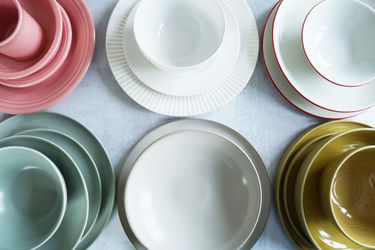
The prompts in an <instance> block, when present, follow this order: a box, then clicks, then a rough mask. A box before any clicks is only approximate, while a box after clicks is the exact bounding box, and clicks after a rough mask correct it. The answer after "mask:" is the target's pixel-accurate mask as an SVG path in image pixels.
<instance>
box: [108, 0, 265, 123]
mask: <svg viewBox="0 0 375 250" xmlns="http://www.w3.org/2000/svg"><path fill="white" fill-rule="evenodd" d="M136 2H137V0H130V1H129V0H120V1H119V2H118V3H117V5H116V7H115V9H114V11H113V13H112V16H111V18H110V20H109V24H108V28H107V37H106V49H107V57H108V61H109V65H110V67H111V70H112V72H113V75H114V76H115V78H116V80H117V82H118V83H119V85H120V86H121V87H122V89H123V90H124V91H125V92H126V93H127V94H128V95H129V96H130V97H131V98H132V99H133V100H134V101H135V102H137V103H138V104H140V105H141V106H143V107H145V108H147V109H149V110H151V111H153V112H156V113H160V114H164V115H170V116H192V115H199V114H203V113H207V112H209V111H213V110H215V109H217V108H219V107H221V106H223V105H225V104H226V103H228V102H230V101H231V100H232V99H233V98H235V97H236V96H237V95H238V94H239V93H240V92H241V90H242V89H243V88H244V87H245V86H246V84H247V82H248V81H249V80H250V77H251V75H252V74H253V72H254V69H255V66H256V61H257V58H258V51H259V38H258V31H257V26H256V22H255V18H254V15H253V14H252V12H251V10H250V8H249V6H248V5H247V3H246V2H245V1H244V0H224V1H223V2H224V3H225V4H226V5H227V6H228V8H229V10H230V11H231V12H232V14H233V16H234V17H235V19H236V21H237V23H238V25H239V29H240V36H241V44H240V51H241V53H240V54H239V57H238V58H237V62H236V63H235V65H234V67H233V68H232V70H231V72H230V73H229V74H227V75H226V76H225V77H224V79H223V81H221V82H220V83H219V84H218V85H216V86H215V88H213V89H211V90H209V91H207V92H205V93H202V94H199V95H194V96H184V97H181V96H170V95H165V94H162V93H159V92H157V91H155V90H153V89H151V88H149V87H147V86H146V85H145V84H143V83H142V82H141V81H140V80H139V79H138V78H137V77H136V76H135V75H134V74H133V73H132V71H131V69H130V67H129V65H128V63H127V61H126V58H125V54H124V53H123V40H122V38H123V36H122V34H123V31H124V28H125V24H126V18H127V16H128V14H129V12H130V10H131V9H132V7H133V6H134V4H135V3H136Z"/></svg>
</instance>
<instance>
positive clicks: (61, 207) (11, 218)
mask: <svg viewBox="0 0 375 250" xmlns="http://www.w3.org/2000/svg"><path fill="white" fill-rule="evenodd" d="M66 205H67V191H66V186H65V181H64V178H63V176H62V175H61V173H60V171H59V170H58V168H57V167H56V166H55V164H54V163H53V162H52V161H51V160H50V159H49V158H47V157H46V156H44V155H43V154H41V153H40V152H38V151H35V150H33V149H30V148H26V147H5V148H1V149H0V249H35V248H38V247H39V246H41V245H43V243H45V242H46V241H47V240H48V239H50V238H51V237H52V235H53V234H54V233H55V232H56V230H57V229H58V227H59V226H60V224H61V222H62V219H63V216H64V214H65V209H66Z"/></svg>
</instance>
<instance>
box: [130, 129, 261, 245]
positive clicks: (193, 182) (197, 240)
mask: <svg viewBox="0 0 375 250" xmlns="http://www.w3.org/2000/svg"><path fill="white" fill-rule="evenodd" d="M171 152H173V154H171ZM186 152H189V154H186ZM160 173H163V174H160ZM156 175H157V176H158V178H155V176H156ZM124 204H125V211H126V216H127V219H128V221H129V224H130V227H131V228H132V231H133V232H134V234H135V236H136V237H137V239H138V240H139V241H140V242H142V244H143V245H144V246H145V247H146V248H147V249H177V248H178V249H181V250H183V249H197V250H198V249H202V250H203V249H239V248H241V247H242V246H243V245H244V244H245V243H246V241H247V238H248V237H249V236H250V235H251V233H252V232H253V230H254V228H255V226H256V224H257V221H258V219H259V214H260V210H261V204H262V201H261V189H260V186H259V177H258V173H257V171H256V170H255V168H254V165H253V164H252V162H251V161H250V160H249V158H248V157H247V156H246V155H245V154H244V153H243V151H242V150H241V149H240V148H238V147H237V146H236V145H234V144H232V143H231V142H230V141H228V140H226V139H225V138H223V137H221V136H218V135H215V134H211V133H207V132H202V131H189V130H187V131H186V130H185V131H180V132H176V133H172V134H170V135H167V136H165V137H163V138H161V139H159V140H158V141H156V142H155V143H153V144H152V145H151V146H150V147H148V148H147V149H146V151H145V152H143V153H142V155H141V156H140V157H139V158H138V160H137V161H136V162H135V164H134V166H133V169H132V170H131V172H130V175H129V177H128V180H127V184H126V187H125V202H124Z"/></svg>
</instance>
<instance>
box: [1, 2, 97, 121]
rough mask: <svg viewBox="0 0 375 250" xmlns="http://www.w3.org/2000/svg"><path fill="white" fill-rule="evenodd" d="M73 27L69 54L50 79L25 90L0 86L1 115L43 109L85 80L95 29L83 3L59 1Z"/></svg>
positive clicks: (92, 51) (92, 50)
mask: <svg viewBox="0 0 375 250" xmlns="http://www.w3.org/2000/svg"><path fill="white" fill-rule="evenodd" d="M58 2H59V3H60V5H61V6H62V7H63V8H64V9H65V11H66V12H67V14H68V16H69V19H70V22H71V25H72V45H71V48H70V51H69V54H68V56H67V58H66V60H65V62H64V63H63V65H61V67H60V69H58V70H57V71H56V72H55V73H54V74H53V75H52V76H51V77H49V78H48V79H46V80H45V81H43V82H42V83H40V84H38V85H34V86H31V87H26V88H9V87H5V86H0V112H5V113H9V114H24V113H32V112H37V111H41V110H43V109H46V108H48V107H50V106H52V105H53V104H55V103H57V102H58V101H59V100H61V99H62V98H64V97H65V96H67V95H68V94H70V93H71V92H72V91H73V90H74V89H75V88H76V87H77V86H78V84H79V83H80V81H81V80H82V78H83V77H84V75H85V73H86V71H87V69H88V67H89V65H90V62H91V60H92V57H93V54H94V48H95V27H94V22H93V18H92V15H91V12H90V10H89V9H88V7H87V5H86V3H85V1H84V0H74V1H72V0H58Z"/></svg>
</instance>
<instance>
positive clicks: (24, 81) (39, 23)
mask: <svg viewBox="0 0 375 250" xmlns="http://www.w3.org/2000/svg"><path fill="white" fill-rule="evenodd" d="M7 1H8V2H12V4H17V6H18V7H19V13H23V15H24V18H20V17H18V19H19V21H18V23H19V24H17V27H19V26H21V27H23V26H22V25H24V24H23V23H22V24H20V20H25V19H26V17H29V19H28V20H35V23H33V24H34V28H35V27H40V28H41V36H43V39H42V42H41V48H40V52H39V53H38V54H36V55H34V56H33V57H31V58H27V59H25V58H22V60H21V59H19V58H14V57H11V56H8V55H7V54H4V53H1V52H0V112H5V113H11V114H22V113H31V112H36V111H40V110H43V109H46V108H47V107H49V106H51V105H53V104H55V103H56V102H58V101H59V100H61V99H62V98H63V97H65V96H66V95H68V94H69V93H71V92H72V91H73V90H74V89H75V88H76V87H77V86H78V84H79V83H80V81H81V80H82V78H83V76H84V74H85V73H86V71H87V69H88V67H89V64H90V62H91V59H92V56H93V53H94V47H95V27H94V22H93V19H92V16H91V13H90V11H89V9H88V8H87V5H86V3H85V1H82V0H79V1H71V0H43V1H38V2H36V1H29V0H14V1H13V0H7ZM7 1H4V3H5V2H7ZM2 8H3V9H4V12H6V9H5V7H4V6H2ZM21 10H23V11H24V12H21ZM8 14H10V13H8ZM8 14H7V15H8ZM10 16H11V15H10ZM10 18H11V17H8V16H5V15H4V16H3V17H2V20H1V21H2V23H4V22H7V21H9V22H10V20H8V19H10ZM4 25H5V24H4ZM15 25H16V24H15ZM24 26H26V28H25V29H24V30H21V31H19V29H18V28H15V30H14V31H12V32H14V33H13V35H11V36H9V38H8V39H7V40H5V41H4V40H1V41H0V44H1V46H3V44H4V43H6V42H8V40H9V39H11V38H12V37H14V36H15V35H19V34H20V35H22V34H26V35H25V36H27V37H26V38H25V39H26V40H25V41H23V42H24V43H25V45H24V46H23V48H28V47H29V46H31V45H30V44H31V42H32V41H33V39H34V38H35V37H36V36H37V35H36V34H35V32H34V30H33V29H32V28H30V25H29V26H27V25H26V24H25V25H24ZM2 28H3V26H2ZM17 32H18V33H17ZM1 39H3V37H2V38H1ZM18 51H23V50H22V49H19V50H18Z"/></svg>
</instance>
